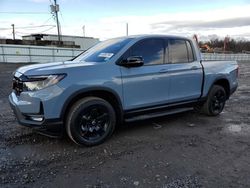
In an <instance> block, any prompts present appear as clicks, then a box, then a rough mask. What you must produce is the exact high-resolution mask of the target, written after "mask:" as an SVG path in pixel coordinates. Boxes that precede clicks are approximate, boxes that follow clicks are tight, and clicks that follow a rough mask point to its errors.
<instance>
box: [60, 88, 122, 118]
mask: <svg viewBox="0 0 250 188" xmlns="http://www.w3.org/2000/svg"><path fill="white" fill-rule="evenodd" d="M89 92H109V93H112V94H113V95H114V96H115V97H116V100H117V101H118V103H119V111H120V112H121V113H122V112H123V111H122V109H123V108H122V103H121V100H120V97H119V95H118V94H117V93H116V92H115V91H113V90H111V89H109V88H106V87H90V88H87V89H81V90H78V91H77V92H75V93H73V94H72V95H71V96H70V97H68V98H67V100H66V101H65V102H64V104H63V108H62V110H61V113H60V118H61V119H63V117H64V115H65V113H66V111H67V108H68V106H69V104H70V103H71V101H72V100H74V99H75V97H77V96H78V95H84V94H85V93H89Z"/></svg>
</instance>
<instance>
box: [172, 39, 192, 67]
mask: <svg viewBox="0 0 250 188" xmlns="http://www.w3.org/2000/svg"><path fill="white" fill-rule="evenodd" d="M192 61H194V55H193V51H192V47H191V45H190V42H188V41H186V40H182V39H170V40H169V62H170V63H188V62H192Z"/></svg>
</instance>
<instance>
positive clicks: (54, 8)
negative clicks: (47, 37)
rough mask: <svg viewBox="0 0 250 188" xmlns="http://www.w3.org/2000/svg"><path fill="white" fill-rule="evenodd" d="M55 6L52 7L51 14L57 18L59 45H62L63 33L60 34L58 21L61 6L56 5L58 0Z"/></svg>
mask: <svg viewBox="0 0 250 188" xmlns="http://www.w3.org/2000/svg"><path fill="white" fill-rule="evenodd" d="M54 3H55V4H54V5H50V8H51V12H52V13H54V14H55V16H56V25H57V33H58V43H59V44H60V41H61V33H60V23H59V19H58V12H59V5H58V4H56V0H54Z"/></svg>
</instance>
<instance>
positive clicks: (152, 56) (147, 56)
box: [130, 39, 164, 65]
mask: <svg viewBox="0 0 250 188" xmlns="http://www.w3.org/2000/svg"><path fill="white" fill-rule="evenodd" d="M130 56H141V57H142V58H143V61H144V64H145V65H157V64H163V57H164V42H163V40H162V39H144V40H142V41H139V42H138V43H136V44H135V45H134V46H133V47H132V48H131V49H130Z"/></svg>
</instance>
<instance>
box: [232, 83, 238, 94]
mask: <svg viewBox="0 0 250 188" xmlns="http://www.w3.org/2000/svg"><path fill="white" fill-rule="evenodd" d="M237 87H238V84H237V85H236V86H235V87H233V88H231V89H230V95H232V94H233V93H234V92H235V91H236V90H237Z"/></svg>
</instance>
